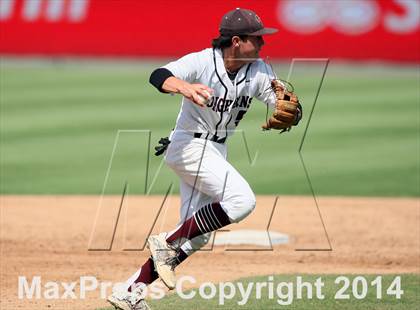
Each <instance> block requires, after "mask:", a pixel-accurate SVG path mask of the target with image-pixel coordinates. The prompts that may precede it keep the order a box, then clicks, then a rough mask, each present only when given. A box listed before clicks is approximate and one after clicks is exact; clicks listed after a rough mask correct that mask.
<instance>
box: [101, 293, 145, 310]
mask: <svg viewBox="0 0 420 310" xmlns="http://www.w3.org/2000/svg"><path fill="white" fill-rule="evenodd" d="M142 293H143V291H142V290H141V289H137V290H136V291H134V292H114V293H112V295H110V296H108V298H107V301H108V302H109V303H110V304H111V305H113V306H114V307H115V309H118V310H150V308H149V306H148V305H147V303H146V302H145V301H144V296H143V295H142Z"/></svg>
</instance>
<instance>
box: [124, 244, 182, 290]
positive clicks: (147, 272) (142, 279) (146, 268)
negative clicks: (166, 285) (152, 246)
mask: <svg viewBox="0 0 420 310" xmlns="http://www.w3.org/2000/svg"><path fill="white" fill-rule="evenodd" d="M187 258H188V255H187V254H186V253H185V252H184V251H183V250H182V249H179V252H178V255H177V259H178V263H177V266H178V265H179V264H181V263H182V262H183V261H184V260H186V259H187ZM157 278H159V275H158V273H157V272H156V271H155V266H154V265H153V259H152V258H151V257H150V258H149V259H148V260H147V261H146V262H145V263H144V264H143V266H141V271H140V275H139V276H138V278H137V279H136V280H135V281H134V283H133V284H131V285H130V287H129V288H128V291H129V292H131V287H132V286H133V285H134V284H137V283H144V284H150V283H152V282H154V281H155V280H156V279H157Z"/></svg>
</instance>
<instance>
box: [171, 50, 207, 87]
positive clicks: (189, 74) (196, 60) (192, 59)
mask: <svg viewBox="0 0 420 310" xmlns="http://www.w3.org/2000/svg"><path fill="white" fill-rule="evenodd" d="M163 68H165V69H168V70H169V71H171V73H172V74H173V75H174V76H175V77H177V78H178V79H181V80H184V81H186V82H189V83H193V82H194V81H196V80H197V79H198V75H199V72H201V71H202V64H201V62H200V57H199V53H191V54H188V55H185V56H184V57H181V58H179V59H178V60H175V61H172V62H170V63H168V64H167V65H165V66H163Z"/></svg>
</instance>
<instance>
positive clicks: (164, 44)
mask: <svg viewBox="0 0 420 310" xmlns="http://www.w3.org/2000/svg"><path fill="white" fill-rule="evenodd" d="M237 6H240V7H243V8H248V9H252V10H254V11H255V12H256V13H257V14H258V15H259V16H260V17H261V19H262V21H263V23H264V24H265V25H266V26H267V27H277V28H279V32H278V33H277V34H275V35H272V36H267V37H265V41H266V46H264V48H263V52H264V53H263V54H264V55H267V56H270V57H271V58H288V59H290V58H295V57H305V58H306V57H311V58H312V57H328V58H343V59H355V60H370V59H379V60H392V61H411V62H419V60H420V39H419V38H420V26H419V25H420V1H418V0H384V1H381V0H376V1H374V0H366V1H365V0H353V1H332V0H283V1H282V0H264V1H262V0H260V1H245V0H243V1H208V2H207V1H192V0H191V1H188V0H184V1H179V2H176V3H175V2H173V1H163V0H155V1H140V0H0V53H1V54H3V55H5V54H14V55H49V56H64V55H66V56H67V55H77V56H135V57H137V56H139V57H140V56H141V57H144V56H147V57H155V56H169V57H174V56H180V55H183V54H186V53H189V52H192V51H197V50H200V49H202V48H205V47H209V46H210V43H211V39H212V38H215V37H217V35H218V24H219V22H220V19H221V17H222V15H223V14H224V13H226V12H227V11H229V10H231V9H234V8H235V7H237Z"/></svg>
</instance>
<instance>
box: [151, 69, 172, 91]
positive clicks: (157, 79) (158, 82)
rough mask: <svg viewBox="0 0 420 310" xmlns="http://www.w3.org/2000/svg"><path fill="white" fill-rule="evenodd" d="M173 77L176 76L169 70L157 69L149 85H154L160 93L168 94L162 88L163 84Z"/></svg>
mask: <svg viewBox="0 0 420 310" xmlns="http://www.w3.org/2000/svg"><path fill="white" fill-rule="evenodd" d="M171 76H174V75H173V74H172V72H171V71H169V70H168V69H166V68H157V69H156V70H154V71H153V72H152V74H151V75H150V78H149V83H150V84H152V85H153V86H154V87H156V89H157V90H159V91H160V92H162V93H166V91H164V90H163V88H162V86H163V83H165V81H166V80H167V79H168V78H169V77H171Z"/></svg>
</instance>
